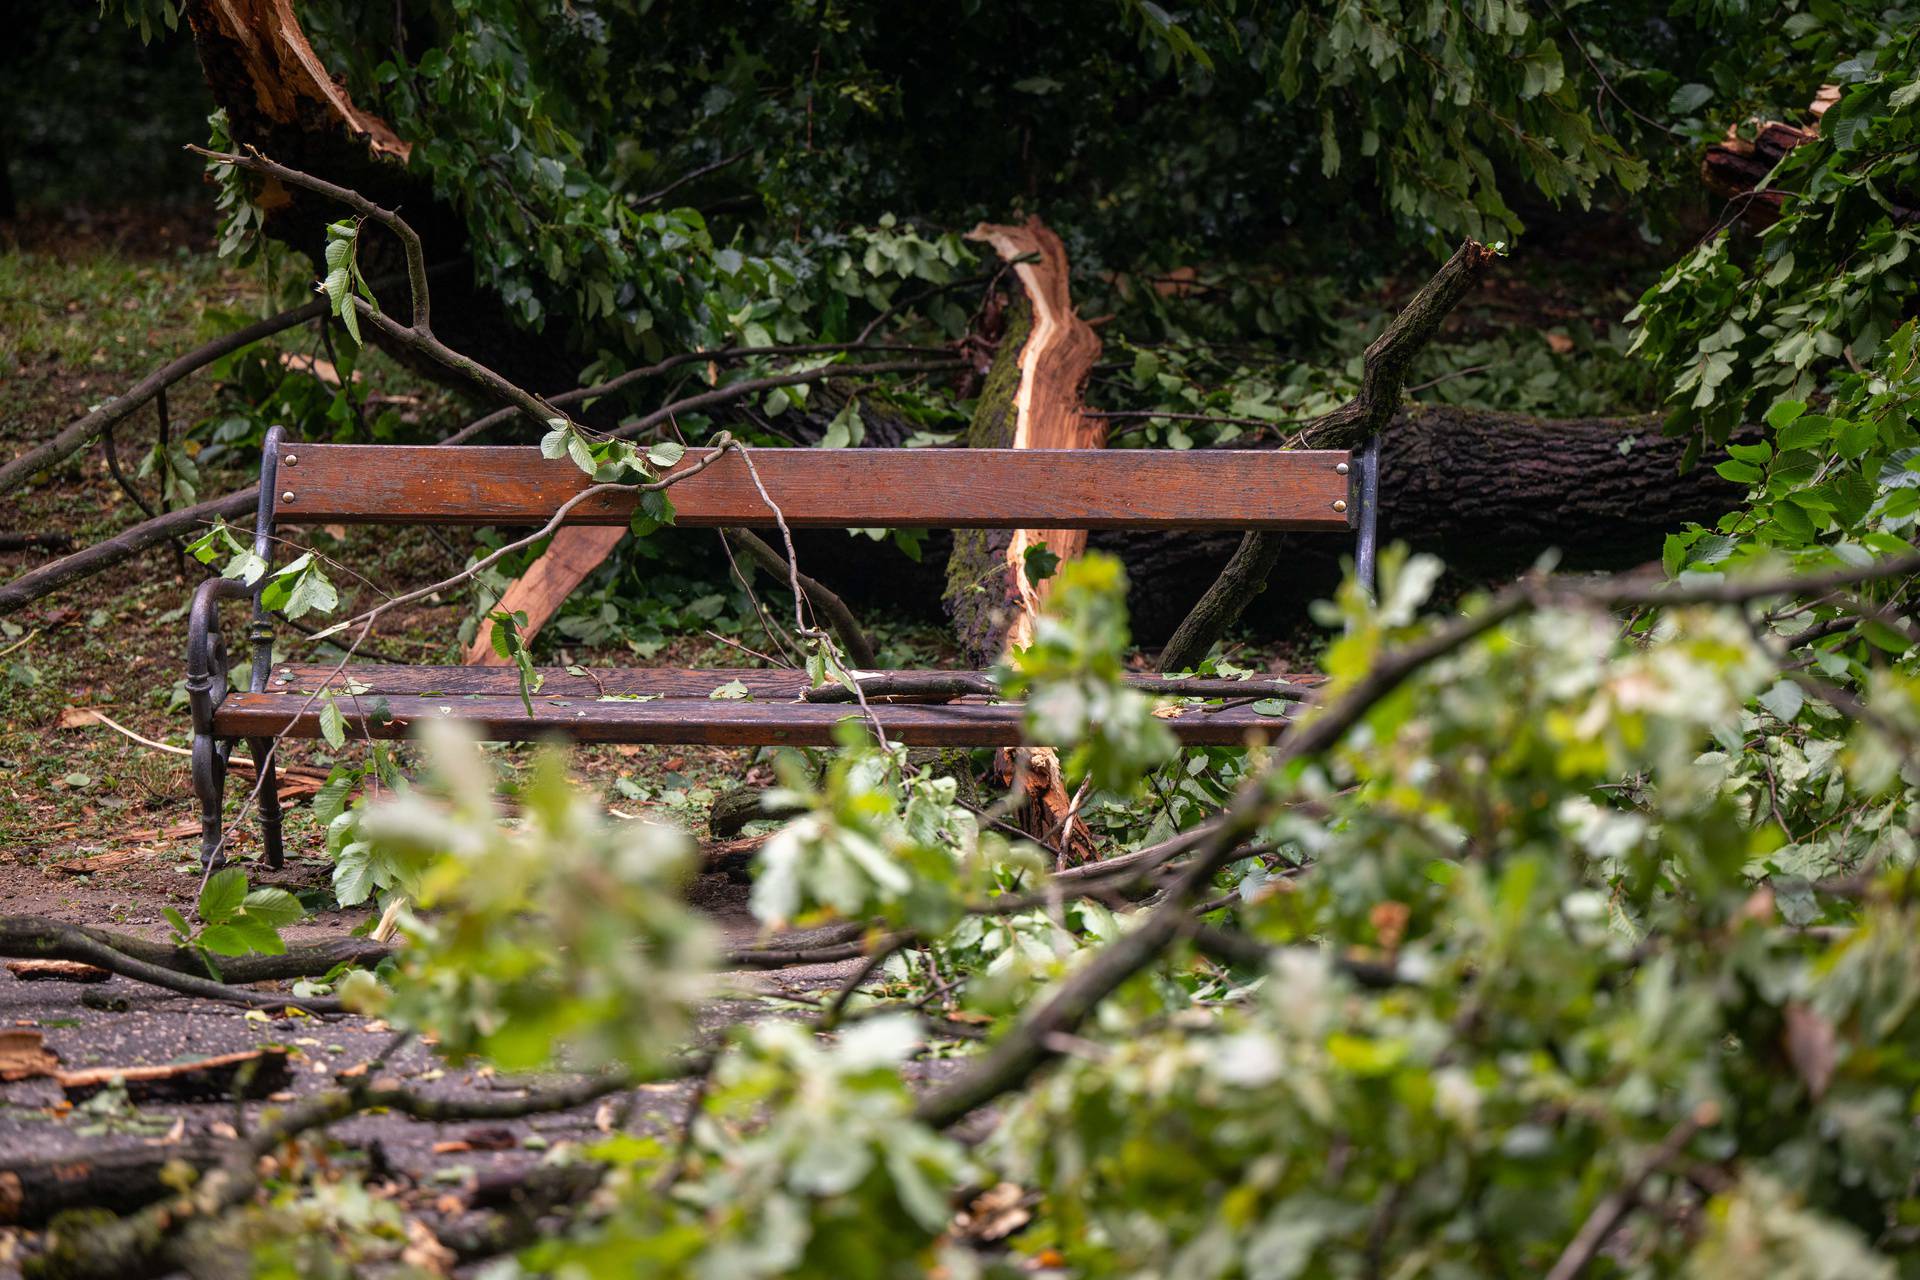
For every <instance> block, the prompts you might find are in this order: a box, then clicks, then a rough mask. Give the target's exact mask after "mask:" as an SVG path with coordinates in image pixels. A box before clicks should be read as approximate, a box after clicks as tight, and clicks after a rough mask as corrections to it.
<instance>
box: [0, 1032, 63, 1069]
mask: <svg viewBox="0 0 1920 1280" xmlns="http://www.w3.org/2000/svg"><path fill="white" fill-rule="evenodd" d="M59 1069H60V1059H59V1058H58V1057H56V1056H55V1055H54V1052H53V1050H51V1049H49V1048H47V1046H46V1043H45V1041H44V1040H43V1039H42V1038H41V1035H40V1033H39V1032H38V1031H0V1080H27V1079H30V1078H32V1077H34V1076H50V1075H53V1074H54V1073H55V1072H57V1071H59Z"/></svg>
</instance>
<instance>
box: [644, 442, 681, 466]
mask: <svg viewBox="0 0 1920 1280" xmlns="http://www.w3.org/2000/svg"><path fill="white" fill-rule="evenodd" d="M686 456H687V447H686V446H685V445H683V444H681V443H680V442H679V441H678V440H661V441H657V442H656V443H654V444H652V445H649V446H648V447H647V461H648V462H651V463H652V464H653V465H654V466H656V467H661V468H663V469H664V468H666V467H671V466H674V465H676V464H678V463H679V461H680V459H682V458H684V457H686Z"/></svg>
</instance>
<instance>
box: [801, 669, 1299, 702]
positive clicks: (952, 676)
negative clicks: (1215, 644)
mask: <svg viewBox="0 0 1920 1280" xmlns="http://www.w3.org/2000/svg"><path fill="white" fill-rule="evenodd" d="M854 679H855V682H856V683H857V684H859V686H860V689H861V691H862V692H864V693H865V694H866V695H867V696H868V697H870V698H925V699H929V700H932V699H948V698H964V697H970V696H978V697H985V698H1000V697H1005V696H1006V695H1005V693H1004V691H1003V690H1002V689H1001V688H1000V686H999V684H998V683H996V682H995V681H994V679H993V677H992V676H991V675H990V674H988V673H987V672H984V671H882V672H876V673H874V674H872V675H858V676H855V677H854ZM1127 685H1128V687H1129V688H1133V689H1138V690H1139V691H1140V692H1142V693H1146V694H1153V695H1155V696H1158V697H1169V698H1278V699H1280V700H1282V701H1285V702H1308V701H1311V700H1312V699H1313V697H1314V693H1313V690H1312V689H1310V688H1307V687H1305V686H1303V685H1297V684H1288V683H1286V682H1285V681H1282V680H1262V679H1252V680H1234V679H1229V678H1227V677H1225V676H1130V677H1128V679H1127ZM802 696H803V697H804V698H805V699H806V701H808V702H851V701H853V691H852V690H850V689H848V688H847V687H846V686H845V685H839V684H823V685H815V686H814V687H813V688H811V689H808V690H807V691H806V693H805V694H803V695H802Z"/></svg>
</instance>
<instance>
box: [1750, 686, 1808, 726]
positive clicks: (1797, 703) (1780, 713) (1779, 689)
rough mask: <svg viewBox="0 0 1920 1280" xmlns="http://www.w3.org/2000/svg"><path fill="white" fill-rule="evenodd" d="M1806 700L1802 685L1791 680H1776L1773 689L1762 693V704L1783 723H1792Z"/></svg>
mask: <svg viewBox="0 0 1920 1280" xmlns="http://www.w3.org/2000/svg"><path fill="white" fill-rule="evenodd" d="M1806 702H1807V698H1806V695H1805V694H1803V693H1801V692H1800V686H1799V685H1797V684H1795V683H1794V682H1793V681H1791V680H1779V681H1775V682H1774V685H1773V687H1772V688H1771V689H1768V690H1767V691H1766V692H1765V693H1763V694H1761V695H1760V705H1761V706H1763V707H1765V708H1766V709H1767V710H1768V711H1771V712H1772V713H1773V714H1774V716H1775V717H1776V718H1778V719H1779V720H1780V721H1782V722H1783V723H1791V722H1792V721H1793V718H1794V717H1795V716H1797V715H1799V714H1800V708H1801V707H1803V706H1805V705H1806Z"/></svg>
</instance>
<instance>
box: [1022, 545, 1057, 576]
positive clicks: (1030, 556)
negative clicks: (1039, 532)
mask: <svg viewBox="0 0 1920 1280" xmlns="http://www.w3.org/2000/svg"><path fill="white" fill-rule="evenodd" d="M1024 558H1025V561H1026V573H1027V581H1028V582H1030V583H1032V584H1033V585H1034V586H1036V587H1037V586H1039V585H1040V584H1041V583H1042V582H1045V581H1046V580H1047V579H1048V578H1051V577H1052V576H1053V574H1054V571H1055V570H1056V569H1058V568H1059V567H1060V557H1059V556H1057V555H1055V554H1054V553H1053V551H1052V550H1051V549H1050V548H1049V547H1048V546H1047V544H1046V543H1044V542H1036V543H1034V544H1033V545H1032V546H1030V547H1028V548H1027V551H1026V555H1025V557H1024Z"/></svg>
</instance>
